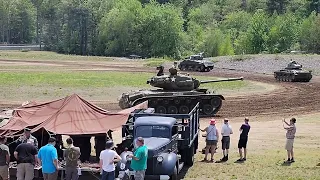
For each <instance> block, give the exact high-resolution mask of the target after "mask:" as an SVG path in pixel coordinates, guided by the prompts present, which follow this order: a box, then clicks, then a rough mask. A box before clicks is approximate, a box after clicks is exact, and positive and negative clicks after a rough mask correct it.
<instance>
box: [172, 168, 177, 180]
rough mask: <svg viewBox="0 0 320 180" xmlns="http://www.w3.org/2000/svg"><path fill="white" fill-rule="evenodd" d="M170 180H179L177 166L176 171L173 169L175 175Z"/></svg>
mask: <svg viewBox="0 0 320 180" xmlns="http://www.w3.org/2000/svg"><path fill="white" fill-rule="evenodd" d="M170 180H178V170H177V166H175V167H174V169H173V174H172V175H171V176H170Z"/></svg>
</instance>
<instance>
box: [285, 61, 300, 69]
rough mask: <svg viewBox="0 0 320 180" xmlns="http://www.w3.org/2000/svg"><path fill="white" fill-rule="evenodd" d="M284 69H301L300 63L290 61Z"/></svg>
mask: <svg viewBox="0 0 320 180" xmlns="http://www.w3.org/2000/svg"><path fill="white" fill-rule="evenodd" d="M285 69H300V70H301V69H302V65H301V64H299V63H297V62H296V61H291V62H290V63H289V64H288V66H287V67H286V68H285Z"/></svg>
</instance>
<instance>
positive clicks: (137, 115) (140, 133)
mask: <svg viewBox="0 0 320 180" xmlns="http://www.w3.org/2000/svg"><path fill="white" fill-rule="evenodd" d="M198 134H199V103H198V104H197V105H196V106H195V107H194V108H193V109H192V111H191V112H190V113H189V114H157V113H150V112H145V111H140V112H134V113H133V114H132V115H131V116H130V117H129V120H128V122H127V123H126V124H125V125H124V126H123V128H122V137H123V141H122V143H121V144H118V145H117V149H119V147H120V149H122V152H119V151H118V153H119V154H120V156H121V157H122V160H121V161H120V162H118V163H117V166H116V176H117V177H118V179H125V178H128V177H130V176H132V175H133V174H134V172H133V170H132V169H131V167H130V163H131V159H130V158H128V155H129V154H132V150H133V149H134V148H135V147H136V145H135V142H136V139H137V138H138V137H143V138H144V141H145V145H146V146H147V147H148V160H147V170H146V179H149V178H150V179H171V180H177V179H178V174H179V173H180V172H181V170H182V168H183V167H184V166H185V165H186V166H192V165H193V163H194V155H195V154H196V152H197V149H198Z"/></svg>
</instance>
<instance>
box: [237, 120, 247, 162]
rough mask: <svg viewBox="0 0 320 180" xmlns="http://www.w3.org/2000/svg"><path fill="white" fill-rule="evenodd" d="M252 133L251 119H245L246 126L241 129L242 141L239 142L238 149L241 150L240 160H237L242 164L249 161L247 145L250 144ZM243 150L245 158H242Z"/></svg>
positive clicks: (243, 125)
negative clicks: (249, 138)
mask: <svg viewBox="0 0 320 180" xmlns="http://www.w3.org/2000/svg"><path fill="white" fill-rule="evenodd" d="M249 131H250V125H249V118H248V117H246V118H244V124H242V125H241V127H240V132H241V133H240V139H239V142H238V148H239V154H240V159H238V160H237V162H242V161H246V160H247V143H248V134H249ZM242 149H243V153H244V156H242Z"/></svg>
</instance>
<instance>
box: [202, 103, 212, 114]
mask: <svg viewBox="0 0 320 180" xmlns="http://www.w3.org/2000/svg"><path fill="white" fill-rule="evenodd" d="M202 111H203V113H204V114H205V115H210V114H211V113H212V112H213V106H211V105H210V104H205V105H203V107H202Z"/></svg>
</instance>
